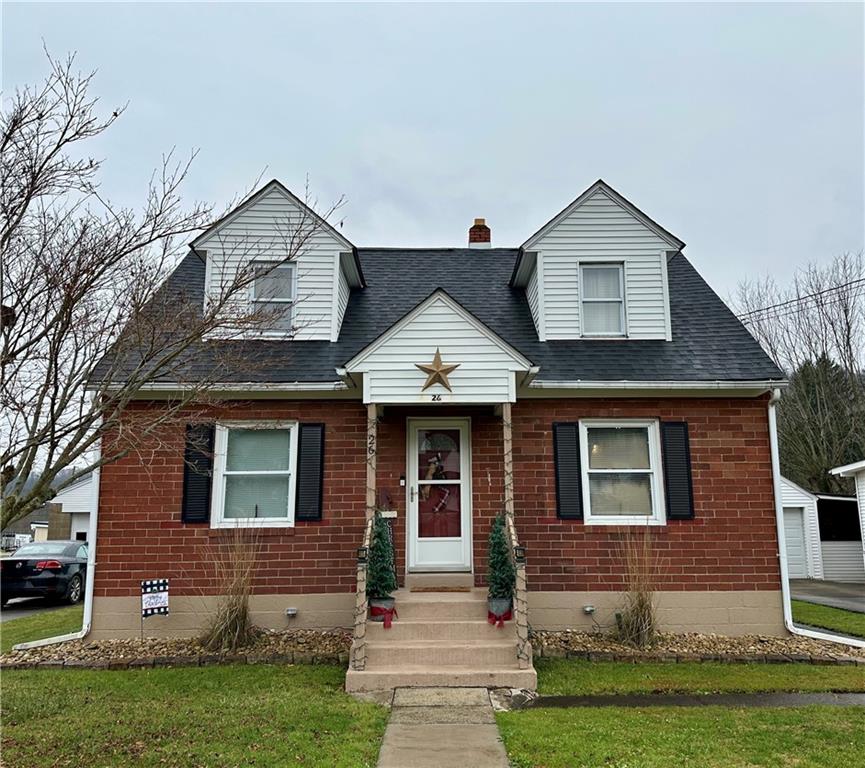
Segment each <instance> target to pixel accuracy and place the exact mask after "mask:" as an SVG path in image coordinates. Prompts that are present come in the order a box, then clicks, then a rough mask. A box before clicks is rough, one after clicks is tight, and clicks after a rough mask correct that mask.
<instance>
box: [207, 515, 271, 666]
mask: <svg viewBox="0 0 865 768" xmlns="http://www.w3.org/2000/svg"><path fill="white" fill-rule="evenodd" d="M259 551H260V545H259V537H258V531H255V530H251V529H249V528H239V527H238V528H233V529H231V531H230V533H229V534H228V536H227V540H223V541H221V542H218V543H216V544H212V545H210V546H208V547H207V554H208V557H209V559H210V561H211V563H212V564H213V568H214V570H215V574H216V583H217V585H218V586H219V598H218V604H217V608H216V612H215V613H213V614H212V615H211V616H210V618H209V619H208V621H207V624H206V626H205V629H204V633H203V634H202V636H201V644H202V645H203V646H204V648H205V649H207V650H208V651H213V652H219V653H226V652H228V653H231V652H234V651H236V650H237V649H238V648H241V647H242V646H244V645H247V644H248V643H250V642H251V641H252V640H253V639H254V637H255V636H256V634H257V633H256V629H255V627H254V626H253V625H252V620H251V619H250V616H249V596H250V594H251V593H252V579H253V576H254V575H255V566H256V564H257V562H258V555H259Z"/></svg>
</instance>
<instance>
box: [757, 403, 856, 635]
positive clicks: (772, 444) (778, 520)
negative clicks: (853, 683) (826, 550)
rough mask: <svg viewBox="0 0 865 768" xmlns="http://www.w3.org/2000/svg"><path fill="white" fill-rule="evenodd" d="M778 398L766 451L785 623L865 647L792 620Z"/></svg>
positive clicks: (793, 628) (771, 413) (797, 630)
mask: <svg viewBox="0 0 865 768" xmlns="http://www.w3.org/2000/svg"><path fill="white" fill-rule="evenodd" d="M780 399H781V390H780V389H775V390H773V391H772V397H771V398H769V450H770V453H771V455H772V486H773V489H774V493H775V527H776V529H777V533H778V561H779V565H780V566H781V600H782V607H783V609H784V626H785V627H786V628H787V631H788V632H790V634H792V635H799V636H800V637H810V638H813V639H814V640H826V641H828V642H831V643H839V644H840V645H849V646H852V647H854V648H865V640H856V639H854V638H852V637H851V638H846V637H840V636H838V635H834V634H828V633H826V632H820V631H819V630H817V629H803V628H801V627H797V626H796V625H795V624H794V623H793V609H792V604H791V603H790V582H789V581H788V578H789V574H788V572H787V540H786V537H785V536H784V503H783V501H782V499H781V462H780V459H779V454H778V422H777V418H776V415H775V405H776V404H777V402H778V400H780Z"/></svg>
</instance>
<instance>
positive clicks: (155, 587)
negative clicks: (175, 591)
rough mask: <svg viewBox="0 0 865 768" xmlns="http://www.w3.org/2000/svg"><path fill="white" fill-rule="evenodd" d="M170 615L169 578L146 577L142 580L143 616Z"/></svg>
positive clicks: (143, 617) (144, 617)
mask: <svg viewBox="0 0 865 768" xmlns="http://www.w3.org/2000/svg"><path fill="white" fill-rule="evenodd" d="M156 614H159V615H160V616H167V615H168V579H146V580H145V581H142V582H141V618H142V619H146V618H147V617H148V616H153V615H156Z"/></svg>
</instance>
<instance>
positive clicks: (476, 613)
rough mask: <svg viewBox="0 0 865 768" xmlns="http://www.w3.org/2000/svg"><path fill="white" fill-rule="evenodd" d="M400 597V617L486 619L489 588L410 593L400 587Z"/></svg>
mask: <svg viewBox="0 0 865 768" xmlns="http://www.w3.org/2000/svg"><path fill="white" fill-rule="evenodd" d="M393 596H394V598H395V599H396V611H397V616H398V619H407V620H411V621H414V620H418V621H464V620H467V619H476V620H478V619H486V617H487V598H486V590H482V589H475V590H472V591H471V592H409V591H408V590H405V589H398V590H397V591H396V592H394V594H393Z"/></svg>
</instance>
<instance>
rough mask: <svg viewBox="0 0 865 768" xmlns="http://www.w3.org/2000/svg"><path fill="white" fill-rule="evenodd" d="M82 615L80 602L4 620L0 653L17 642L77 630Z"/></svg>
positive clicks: (6, 650) (0, 633) (1, 625)
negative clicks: (32, 614)
mask: <svg viewBox="0 0 865 768" xmlns="http://www.w3.org/2000/svg"><path fill="white" fill-rule="evenodd" d="M83 617H84V605H83V604H82V605H70V606H67V607H66V608H58V609H57V610H56V611H48V612H47V613H38V614H36V615H34V616H24V617H22V618H20V619H11V620H10V621H4V622H3V623H2V624H0V653H8V652H9V651H11V650H12V646H13V645H16V644H17V643H26V642H29V641H30V640H42V639H43V638H46V637H54V635H65V634H68V633H69V632H78V630H80V629H81V622H82V621H83Z"/></svg>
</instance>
